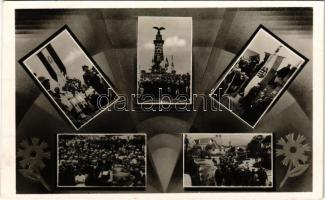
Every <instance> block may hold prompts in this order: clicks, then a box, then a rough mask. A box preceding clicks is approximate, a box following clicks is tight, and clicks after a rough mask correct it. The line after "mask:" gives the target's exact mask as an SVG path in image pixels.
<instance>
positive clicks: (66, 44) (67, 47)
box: [25, 31, 93, 89]
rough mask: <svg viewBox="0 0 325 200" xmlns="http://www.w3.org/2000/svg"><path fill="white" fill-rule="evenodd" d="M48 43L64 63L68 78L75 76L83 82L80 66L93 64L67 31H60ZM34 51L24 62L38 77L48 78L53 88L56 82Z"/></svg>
mask: <svg viewBox="0 0 325 200" xmlns="http://www.w3.org/2000/svg"><path fill="white" fill-rule="evenodd" d="M49 43H51V45H52V46H53V48H54V50H55V52H56V53H57V54H58V56H59V58H60V59H61V61H62V62H63V64H64V65H65V67H66V70H67V75H68V76H69V77H70V78H77V79H79V80H80V81H81V82H82V83H83V82H84V81H83V77H82V75H83V71H82V66H83V65H87V66H89V67H90V66H93V64H92V62H91V61H90V60H89V59H88V57H87V56H86V54H85V53H84V52H83V51H82V49H81V48H80V47H79V45H78V44H77V43H76V42H75V41H74V40H73V38H72V37H71V36H70V34H69V33H68V31H63V32H61V33H60V34H59V35H58V36H57V37H55V38H54V39H53V40H52V41H50V42H49ZM36 53H38V52H36ZM36 53H35V54H34V55H32V56H31V57H29V59H27V60H26V61H25V64H26V65H27V66H28V68H30V70H31V71H32V72H33V73H36V74H37V76H38V77H40V76H43V77H45V78H48V79H50V84H51V89H54V88H55V87H56V86H57V82H56V81H54V80H53V79H52V78H51V76H50V75H49V73H48V72H47V70H46V68H45V66H44V65H43V64H42V62H41V61H40V59H39V58H38V57H37V55H36Z"/></svg>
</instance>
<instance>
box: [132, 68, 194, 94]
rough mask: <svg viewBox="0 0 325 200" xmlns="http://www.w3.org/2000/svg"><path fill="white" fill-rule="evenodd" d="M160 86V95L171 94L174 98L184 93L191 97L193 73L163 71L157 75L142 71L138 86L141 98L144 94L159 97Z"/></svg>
mask: <svg viewBox="0 0 325 200" xmlns="http://www.w3.org/2000/svg"><path fill="white" fill-rule="evenodd" d="M159 88H161V94H160V95H169V96H170V97H171V98H172V99H175V98H176V97H177V96H178V95H183V96H186V97H187V99H190V89H191V75H190V74H189V73H187V74H176V73H163V74H159V75H157V74H151V73H149V74H148V73H146V72H142V74H141V77H140V80H139V88H138V94H140V99H141V96H142V95H153V96H154V97H155V99H157V98H158V97H159Z"/></svg>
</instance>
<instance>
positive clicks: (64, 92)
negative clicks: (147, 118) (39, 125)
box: [34, 65, 112, 126]
mask: <svg viewBox="0 0 325 200" xmlns="http://www.w3.org/2000/svg"><path fill="white" fill-rule="evenodd" d="M82 70H83V82H84V83H82V81H81V80H79V79H77V78H70V77H69V76H63V75H62V74H61V77H63V78H62V79H63V84H62V83H59V82H57V84H56V86H54V87H53V86H51V85H50V80H49V79H48V78H45V77H43V76H40V77H38V80H39V81H40V82H41V83H42V85H43V86H44V88H45V89H46V90H47V91H48V93H49V94H50V95H51V96H52V97H53V99H54V100H55V102H56V103H57V104H58V105H59V106H60V108H61V109H62V110H63V111H64V112H65V114H66V115H67V116H68V117H69V119H71V121H72V122H73V123H74V124H75V125H76V126H80V125H81V124H83V122H84V121H87V120H88V119H89V118H91V117H92V116H94V115H95V114H96V113H97V111H98V110H99V108H98V97H99V95H101V94H105V95H107V94H108V92H109V90H108V88H109V85H108V84H107V83H106V82H105V81H104V79H103V77H102V76H100V74H99V73H98V71H97V70H96V69H95V68H94V67H92V68H91V69H89V67H88V66H86V65H84V66H82ZM34 75H36V74H34ZM36 76H37V75H36ZM108 96H112V95H108ZM107 103H108V100H107V99H106V98H101V102H100V105H101V106H104V105H106V104H107Z"/></svg>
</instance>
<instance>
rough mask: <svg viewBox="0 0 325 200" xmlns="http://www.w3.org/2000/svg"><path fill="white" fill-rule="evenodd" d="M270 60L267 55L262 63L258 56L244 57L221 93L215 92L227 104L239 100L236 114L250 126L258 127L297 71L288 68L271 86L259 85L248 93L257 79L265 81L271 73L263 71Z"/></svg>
mask: <svg viewBox="0 0 325 200" xmlns="http://www.w3.org/2000/svg"><path fill="white" fill-rule="evenodd" d="M268 58H269V55H268V54H267V55H265V57H264V59H263V60H262V61H260V56H259V55H255V56H250V57H249V58H245V57H244V56H243V57H241V58H240V60H239V61H238V62H237V63H236V65H235V67H234V68H233V69H232V70H231V71H230V73H229V74H228V75H227V76H226V77H225V79H224V80H223V81H222V83H221V84H220V86H219V88H220V90H216V91H218V95H220V96H221V97H225V98H224V101H225V102H227V103H228V101H229V98H236V97H239V100H238V102H237V103H235V105H234V106H235V108H234V110H235V112H237V113H236V114H238V115H239V116H241V117H242V118H243V119H244V120H245V121H246V122H248V123H250V124H255V122H256V120H258V118H259V117H260V116H261V114H262V113H264V111H265V109H266V108H267V107H268V106H269V105H270V103H271V102H272V101H273V100H274V98H275V96H276V95H277V94H278V92H279V90H280V89H282V87H283V86H284V84H285V83H286V82H287V80H288V79H289V78H290V77H291V75H292V74H293V73H294V72H295V70H296V69H297V68H296V67H293V66H291V65H290V64H288V65H287V66H285V67H282V68H280V69H279V70H278V71H276V72H275V73H274V74H273V75H272V78H271V79H270V80H269V81H268V82H266V83H262V82H257V83H256V84H255V85H254V86H252V87H251V88H249V89H247V86H248V85H249V83H250V82H251V80H252V79H253V78H254V77H259V78H261V79H262V78H264V77H265V75H266V74H267V73H268V70H269V69H268V68H266V67H264V65H265V63H266V62H267V60H268ZM245 90H246V91H245ZM227 103H226V104H227ZM233 103H234V102H233ZM236 104H237V105H236ZM227 105H228V104H227ZM236 107H237V108H236Z"/></svg>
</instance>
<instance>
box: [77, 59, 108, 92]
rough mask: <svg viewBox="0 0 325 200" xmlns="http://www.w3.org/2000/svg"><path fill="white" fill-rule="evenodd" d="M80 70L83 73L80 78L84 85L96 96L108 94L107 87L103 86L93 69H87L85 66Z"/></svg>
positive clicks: (101, 80) (103, 83)
mask: <svg viewBox="0 0 325 200" xmlns="http://www.w3.org/2000/svg"><path fill="white" fill-rule="evenodd" d="M82 70H83V72H84V74H83V75H82V76H83V79H84V81H85V83H86V85H88V86H91V87H93V88H94V89H95V90H96V92H97V93H98V94H107V93H108V85H107V84H105V82H104V81H103V79H102V78H101V77H100V76H99V74H98V72H97V71H96V70H95V69H94V67H93V68H92V69H89V67H88V66H87V65H83V66H82Z"/></svg>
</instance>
